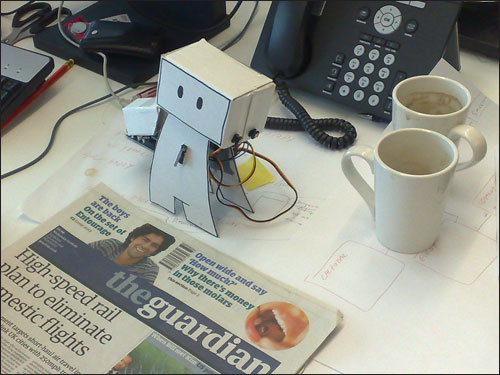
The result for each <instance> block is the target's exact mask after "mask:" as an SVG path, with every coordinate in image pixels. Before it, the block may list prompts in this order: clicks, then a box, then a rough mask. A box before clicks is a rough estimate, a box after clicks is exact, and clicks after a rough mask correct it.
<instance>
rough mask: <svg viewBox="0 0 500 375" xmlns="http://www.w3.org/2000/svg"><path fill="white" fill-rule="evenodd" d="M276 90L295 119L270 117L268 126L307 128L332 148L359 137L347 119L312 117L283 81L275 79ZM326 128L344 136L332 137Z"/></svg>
mask: <svg viewBox="0 0 500 375" xmlns="http://www.w3.org/2000/svg"><path fill="white" fill-rule="evenodd" d="M275 83H276V91H277V93H278V97H279V98H280V100H281V103H283V105H284V106H285V107H286V108H288V109H289V110H290V111H291V112H292V113H293V115H294V116H295V117H296V118H297V119H296V120H295V119H284V118H276V117H268V119H267V121H266V126H265V127H266V128H268V129H279V130H305V131H307V132H308V133H309V134H310V135H311V136H312V137H313V138H314V139H315V140H316V141H317V142H319V143H320V144H321V145H323V146H326V147H328V148H330V149H334V150H340V149H343V148H346V147H349V146H351V145H352V144H353V143H354V140H355V139H356V137H357V133H356V129H355V128H354V126H353V125H352V124H351V123H350V122H349V121H346V120H342V119H338V118H328V119H312V118H311V116H309V113H307V111H306V110H305V108H304V107H303V106H302V105H301V104H300V103H299V102H298V101H297V100H295V99H294V98H293V97H292V96H291V95H290V91H289V90H288V86H287V85H286V84H285V82H283V81H279V80H278V81H275ZM325 130H336V131H340V132H343V133H344V136H343V137H332V136H331V135H328V134H327V133H325Z"/></svg>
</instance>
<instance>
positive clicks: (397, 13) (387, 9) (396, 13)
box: [379, 5, 401, 17]
mask: <svg viewBox="0 0 500 375" xmlns="http://www.w3.org/2000/svg"><path fill="white" fill-rule="evenodd" d="M379 12H382V13H383V14H387V13H389V14H392V15H393V16H394V17H398V16H401V11H400V10H399V9H398V8H397V7H395V6H394V5H386V6H383V7H382V8H380V9H379Z"/></svg>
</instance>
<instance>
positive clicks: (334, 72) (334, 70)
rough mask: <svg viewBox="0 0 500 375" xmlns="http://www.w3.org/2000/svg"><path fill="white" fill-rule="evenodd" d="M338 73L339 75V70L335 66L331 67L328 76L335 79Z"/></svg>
mask: <svg viewBox="0 0 500 375" xmlns="http://www.w3.org/2000/svg"><path fill="white" fill-rule="evenodd" d="M339 73H340V68H339V67H336V66H332V67H331V68H330V73H329V74H328V75H329V76H330V77H332V78H337V77H338V76H339Z"/></svg>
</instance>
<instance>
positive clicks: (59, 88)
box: [1, 1, 499, 372]
mask: <svg viewBox="0 0 500 375" xmlns="http://www.w3.org/2000/svg"><path fill="white" fill-rule="evenodd" d="M23 3H24V2H4V1H3V2H2V3H1V9H2V12H6V11H8V10H11V9H15V8H16V7H18V6H19V5H22V4H23ZM51 3H52V5H53V6H57V5H58V4H59V2H51ZM90 3H92V2H66V3H65V6H66V7H69V8H71V9H72V10H73V12H74V13H76V12H77V11H79V10H80V9H82V8H84V7H86V6H88V4H90ZM269 5H270V4H269V2H262V3H261V4H260V5H259V11H258V14H257V17H256V18H255V20H254V22H253V24H252V26H251V27H250V29H249V30H248V32H247V34H246V35H245V37H244V38H243V39H242V40H241V41H240V42H238V43H237V44H236V45H235V46H233V47H232V48H230V49H229V50H228V51H227V52H228V54H230V55H231V56H233V57H235V58H237V59H238V60H240V61H241V62H243V63H246V64H247V65H249V63H250V61H251V57H252V54H253V51H254V49H255V46H256V44H257V39H258V36H259V34H260V31H261V29H262V25H263V22H264V20H265V17H266V14H267V11H268V9H269ZM231 6H232V5H230V6H229V7H231ZM252 7H253V2H244V4H243V5H242V7H241V10H240V11H239V12H237V14H236V15H235V17H234V18H233V20H232V23H231V27H230V28H229V29H227V30H225V31H224V32H223V33H222V34H221V35H219V36H217V37H216V38H214V39H213V40H212V42H214V44H215V45H220V44H222V42H223V41H224V40H228V39H230V38H231V37H232V36H233V35H235V34H236V33H237V32H238V31H239V30H240V27H241V25H243V24H244V22H245V21H246V19H247V17H248V15H249V14H250V11H251V9H252ZM11 19H12V16H3V17H2V23H1V30H2V36H6V35H7V34H8V33H9V32H10V20H11ZM17 46H19V47H23V48H26V49H32V50H36V49H35V48H34V46H33V42H32V40H31V39H26V40H23V41H21V42H19V43H18V44H17ZM41 52H42V53H45V52H43V51H41ZM54 61H55V65H56V69H57V68H59V67H60V66H61V65H62V64H63V63H64V61H63V60H62V59H60V58H58V57H55V56H54ZM461 64H462V69H461V75H462V76H463V77H464V79H466V80H467V81H469V82H472V83H474V84H475V85H476V86H477V87H478V88H479V89H480V90H481V91H482V92H483V93H484V94H486V95H487V96H488V97H489V98H490V99H491V100H492V101H493V102H495V103H496V104H498V102H499V89H498V76H499V71H498V66H499V63H498V61H497V60H493V59H490V58H486V57H483V56H479V55H475V54H472V53H469V52H465V51H462V52H461ZM112 87H113V88H114V89H118V88H120V87H122V85H121V84H119V83H117V82H112ZM107 93H108V92H107V90H106V88H105V85H104V81H103V78H102V76H100V75H97V74H95V73H93V72H90V71H88V70H86V69H83V68H81V67H79V66H74V67H73V68H72V69H71V70H70V71H69V72H67V74H65V75H64V76H63V77H62V78H61V79H60V80H59V81H57V82H56V83H55V84H54V85H53V86H52V87H51V88H50V89H49V90H48V91H47V92H45V93H44V94H43V95H42V96H41V97H40V98H39V99H38V100H36V101H35V102H34V103H33V104H32V105H31V106H30V107H29V108H28V109H27V110H25V111H24V112H23V113H22V114H21V115H19V116H18V117H17V118H16V119H15V120H14V121H13V122H12V123H11V124H10V125H9V126H8V128H7V129H5V131H4V132H2V135H1V171H2V174H3V173H5V172H7V171H10V170H12V169H14V168H16V167H18V166H20V165H22V164H24V163H26V162H28V161H30V160H32V159H33V158H35V157H36V156H38V155H39V154H40V153H41V152H42V151H43V149H44V148H45V146H46V144H47V141H48V139H49V136H50V133H51V130H52V127H53V125H54V123H55V122H56V121H57V119H58V118H59V117H60V116H61V115H62V114H64V113H66V112H67V111H69V110H70V109H73V108H74V107H77V106H79V105H81V104H83V103H85V102H88V101H90V100H93V99H95V98H97V97H100V96H103V95H105V94H107ZM129 97H130V96H129ZM301 98H305V99H306V101H307V106H308V109H310V110H311V111H312V112H314V106H315V104H314V103H315V101H314V98H313V97H312V96H308V95H302V94H301ZM324 108H325V103H324V102H322V103H321V110H322V111H324ZM119 113H120V109H119V108H118V106H117V105H116V103H114V102H111V101H110V102H107V103H106V104H101V105H99V106H96V107H94V108H92V109H88V110H85V111H82V112H79V113H77V114H75V115H72V116H71V117H70V118H69V119H67V120H65V121H64V122H63V124H62V125H61V127H60V129H59V132H58V134H57V137H56V140H55V143H54V146H53V148H52V150H51V151H50V152H49V153H48V155H47V156H46V157H45V158H44V159H43V160H42V161H40V162H39V163H38V164H36V165H35V166H33V167H31V168H29V169H28V170H26V171H23V172H21V173H19V174H16V175H14V176H11V177H8V178H6V179H5V180H2V182H1V203H2V205H1V233H2V236H1V247H2V249H3V248H5V247H6V246H8V245H10V244H11V243H12V242H14V241H15V240H17V239H19V238H20V237H22V236H23V235H25V234H26V233H27V232H29V231H30V230H32V229H33V228H35V227H36V223H34V222H31V221H29V220H27V219H26V218H23V217H20V206H21V204H22V202H23V201H24V200H25V199H26V197H27V196H28V195H29V194H30V193H32V192H33V191H34V190H35V189H37V187H38V186H40V185H41V184H42V183H43V182H44V181H45V180H46V179H47V177H48V176H51V175H52V174H53V173H54V172H55V171H56V170H58V169H59V168H60V167H61V166H63V165H64V164H65V163H66V162H67V161H68V160H69V159H70V158H71V156H72V155H73V153H74V152H75V151H76V150H78V149H79V148H80V147H81V146H83V145H84V144H85V143H86V142H87V141H88V140H89V139H90V138H92V137H93V136H94V135H95V134H96V133H98V132H100V131H102V130H103V129H105V128H106V121H105V119H109V118H111V117H112V116H118V115H119ZM322 114H323V115H325V114H324V113H322ZM326 115H328V116H332V117H336V116H335V112H334V111H331V113H330V114H326ZM356 126H357V130H358V134H359V139H358V142H359V141H362V139H363V133H364V132H365V130H368V127H373V126H375V125H374V124H371V123H367V122H360V123H359V124H356ZM382 130H383V127H380V133H381V132H382ZM67 177H68V179H71V176H67ZM495 303H497V301H496V302H495ZM496 319H497V321H496V322H493V326H496V327H497V328H498V317H497V318H496ZM457 329H460V327H457ZM429 339H430V340H434V338H429ZM471 345H472V346H473V345H474V344H473V343H471ZM353 350H355V349H353ZM497 353H498V349H497ZM370 360H372V361H376V359H374V358H371V359H370ZM497 360H498V358H497V359H495V358H492V361H497ZM420 365H421V366H423V368H418V369H417V368H415V369H416V371H424V368H425V365H424V364H420ZM417 367H418V366H417ZM319 370H320V371H321V370H322V369H321V368H320V369H319ZM323 370H326V367H325V368H323ZM326 371H327V370H326ZM333 372H336V371H333Z"/></svg>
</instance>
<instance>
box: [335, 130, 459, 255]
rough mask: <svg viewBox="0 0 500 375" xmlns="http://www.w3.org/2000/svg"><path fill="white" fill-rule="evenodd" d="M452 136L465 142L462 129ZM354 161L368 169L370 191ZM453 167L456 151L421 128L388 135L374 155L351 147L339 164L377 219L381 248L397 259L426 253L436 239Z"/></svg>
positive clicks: (364, 148) (447, 141)
mask: <svg viewBox="0 0 500 375" xmlns="http://www.w3.org/2000/svg"><path fill="white" fill-rule="evenodd" d="M451 136H452V137H453V138H458V137H463V136H464V134H463V128H460V127H457V128H454V129H452V130H451ZM355 156H358V157H361V158H362V159H364V160H366V161H367V162H368V164H369V165H370V167H371V170H372V173H373V174H374V176H375V184H374V189H372V188H371V187H370V186H369V185H368V183H367V182H366V181H365V180H364V179H363V177H361V175H360V174H359V172H358V171H357V169H356V168H355V166H354V164H353V162H352V160H351V159H352V158H353V157H355ZM457 164H458V149H457V146H456V145H455V143H454V142H452V141H451V139H450V138H448V137H445V136H444V135H442V134H440V133H437V132H434V131H431V130H426V129H419V128H418V129H415V128H410V129H400V130H396V131H393V132H389V133H388V134H386V135H385V136H383V137H382V138H381V139H380V140H379V142H378V143H377V145H376V147H375V149H373V148H371V147H367V146H362V145H356V146H353V147H351V148H350V149H349V150H348V151H347V152H346V153H345V154H344V156H343V158H342V170H343V172H344V174H345V176H346V177H347V179H348V180H349V182H350V183H351V184H352V185H353V186H354V188H355V189H356V190H357V191H358V192H359V193H360V195H361V196H362V197H363V199H364V200H365V201H366V203H367V204H368V207H369V208H370V211H371V213H372V215H373V218H374V219H375V228H376V233H377V238H378V239H379V241H380V243H382V244H383V245H384V246H385V247H387V248H389V249H391V250H394V251H397V252H401V253H417V252H420V251H423V250H426V249H428V248H430V247H431V246H432V244H433V243H434V242H435V240H436V239H437V236H438V233H439V229H440V226H441V220H442V217H443V212H444V205H445V198H446V194H447V190H448V186H449V184H450V180H451V179H452V177H453V175H454V172H455V170H456V169H457ZM466 167H467V166H463V167H462V168H466Z"/></svg>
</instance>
